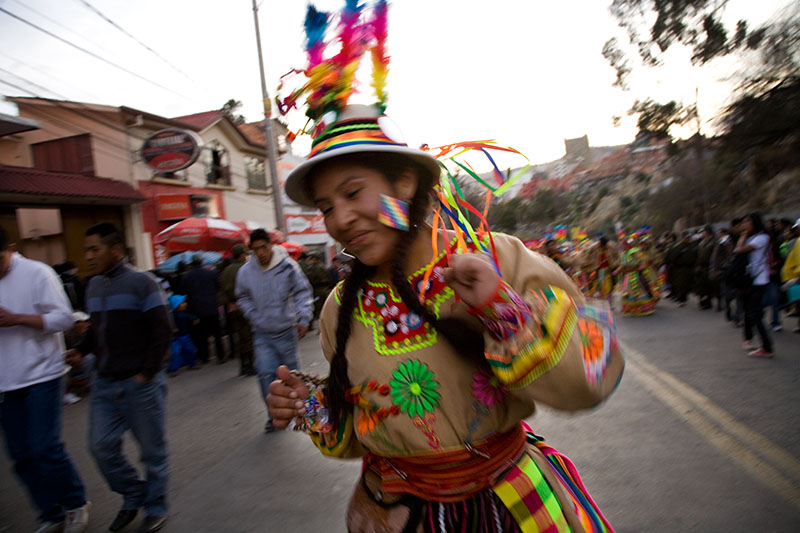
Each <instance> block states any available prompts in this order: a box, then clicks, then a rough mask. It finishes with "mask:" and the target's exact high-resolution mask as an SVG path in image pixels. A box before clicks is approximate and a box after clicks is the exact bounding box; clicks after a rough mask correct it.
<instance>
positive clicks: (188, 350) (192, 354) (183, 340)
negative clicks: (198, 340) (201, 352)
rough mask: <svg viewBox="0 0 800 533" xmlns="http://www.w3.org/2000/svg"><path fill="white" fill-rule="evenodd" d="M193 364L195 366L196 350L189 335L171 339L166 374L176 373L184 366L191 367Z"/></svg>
mask: <svg viewBox="0 0 800 533" xmlns="http://www.w3.org/2000/svg"><path fill="white" fill-rule="evenodd" d="M195 364H197V349H196V348H195V347H194V343H193V342H192V338H191V337H190V336H189V335H180V336H177V337H173V338H172V344H171V352H170V357H169V366H168V367H167V372H176V371H178V370H180V369H181V368H182V367H184V366H188V367H193V366H194V365H195Z"/></svg>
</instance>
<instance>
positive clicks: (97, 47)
mask: <svg viewBox="0 0 800 533" xmlns="http://www.w3.org/2000/svg"><path fill="white" fill-rule="evenodd" d="M12 1H13V2H15V3H16V4H17V5H19V6H22V7H24V8H25V9H27V10H28V11H32V12H33V13H35V14H36V15H37V16H39V17H41V18H43V19H45V20H47V21H48V22H50V23H51V24H54V25H56V26H58V27H59V28H61V29H62V30H66V31H67V32H69V33H71V34H72V35H76V36H78V37H79V38H81V39H83V40H84V41H86V42H87V43H91V44H92V45H93V46H94V47H95V48H96V49H98V50H103V49H104V48H105V47H104V46H102V45H100V44H98V43H96V42H94V41H92V40H91V39H89V38H87V37H86V36H85V35H81V34H80V33H78V32H76V31H74V30H72V29H70V28H68V27H66V26H64V25H63V24H61V23H60V22H59V21H57V20H55V19H53V18H51V17H49V16H48V15H46V14H44V13H42V12H41V11H39V10H38V9H36V8H33V7H31V6H29V5H27V4H25V3H23V2H22V1H21V0H12Z"/></svg>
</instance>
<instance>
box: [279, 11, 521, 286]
mask: <svg viewBox="0 0 800 533" xmlns="http://www.w3.org/2000/svg"><path fill="white" fill-rule="evenodd" d="M387 15H388V3H387V1H386V0H377V1H376V2H375V3H374V4H373V6H372V8H371V9H366V8H365V5H364V4H362V3H360V2H359V1H358V0H346V1H345V6H344V8H343V9H342V11H341V13H339V14H338V16H334V15H332V14H330V13H325V12H322V11H319V10H317V9H316V8H315V7H314V6H312V5H309V7H308V11H307V14H306V19H305V24H304V26H305V32H306V53H307V56H308V64H307V66H306V68H305V69H302V70H298V69H293V70H291V71H290V72H289V73H287V74H286V75H284V76H283V77H282V78H281V83H280V86H279V87H278V96H277V97H276V101H277V106H278V110H279V111H280V112H281V114H284V115H285V114H287V113H289V112H290V111H291V110H293V109H297V108H298V104H299V103H301V104H304V107H305V109H306V111H305V114H306V116H307V117H308V122H307V123H306V126H305V127H304V128H303V129H302V130H301V131H300V132H298V133H297V134H300V133H309V134H311V138H312V145H311V152H310V153H309V156H308V158H307V160H306V161H305V162H303V163H302V164H301V165H299V166H298V167H297V168H296V169H295V170H293V171H292V173H291V174H290V175H289V177H288V178H287V182H286V192H287V194H289V196H290V197H292V198H293V199H295V201H298V202H299V203H303V204H306V205H309V204H308V198H307V197H306V196H305V195H304V193H303V184H302V179H303V178H304V176H305V175H306V174H307V173H308V171H309V169H310V165H311V163H312V161H313V162H316V161H321V160H323V159H324V158H326V157H330V156H332V155H334V154H339V153H346V152H352V151H356V150H359V149H360V150H361V151H393V152H401V153H404V154H406V155H408V156H410V157H412V158H414V159H416V160H417V161H419V162H422V163H423V165H424V166H425V165H427V166H428V168H431V166H430V165H429V163H430V162H434V163H433V166H432V168H431V172H432V173H433V174H434V177H435V179H436V181H437V182H438V184H437V185H436V187H435V189H434V192H435V194H436V195H437V197H438V200H439V203H440V206H439V209H438V210H437V211H436V215H435V219H434V232H435V231H437V230H438V226H439V224H440V223H441V226H442V227H443V228H445V229H446V227H447V226H446V221H448V222H449V223H450V227H451V228H452V229H453V230H454V231H455V233H456V237H457V246H458V251H462V252H465V251H467V249H468V248H467V242H472V243H473V244H474V246H475V247H477V248H478V249H479V250H481V251H483V252H485V253H487V254H489V255H490V256H491V257H492V258H493V260H494V263H495V267H496V268H497V270H498V272H499V265H498V263H497V255H496V252H495V250H494V243H493V242H492V237H491V232H490V231H489V226H488V223H487V222H486V216H487V214H488V209H489V206H490V205H491V203H492V201H493V199H494V198H497V197H499V196H500V195H502V194H503V193H504V192H506V191H507V190H508V189H509V188H510V187H511V186H512V185H513V184H514V183H515V182H516V181H517V180H518V179H519V178H521V177H522V176H523V175H525V173H526V172H527V171H528V170H529V168H530V165H527V166H525V167H523V168H522V169H520V170H518V171H517V172H516V173H515V174H514V175H513V176H511V175H509V176H507V175H505V174H504V173H503V172H501V171H500V169H499V167H498V166H497V164H496V162H495V160H494V158H493V157H492V156H491V154H490V152H491V151H495V152H505V153H513V154H518V155H520V156H522V154H521V153H520V152H518V151H517V150H515V149H513V148H506V147H503V146H499V145H498V144H497V143H495V142H494V141H492V140H487V141H471V142H462V143H455V144H449V145H444V146H438V147H435V148H431V147H428V146H427V145H423V146H422V147H421V149H420V150H415V149H412V148H409V147H408V146H407V145H406V144H405V143H404V142H402V141H401V140H399V137H398V136H397V135H395V134H394V128H392V127H391V126H390V124H389V121H388V118H387V117H385V116H384V115H383V113H384V112H385V110H386V105H387V93H386V81H387V75H388V72H389V55H388V53H387V49H386V39H387V35H388V31H387V28H388V23H387ZM331 31H336V35H335V36H334V37H332V38H330V37H329V36H328V34H329V33H331ZM336 44H338V48H337V47H336ZM367 52H369V54H370V55H371V58H372V81H371V83H370V85H371V86H372V88H373V89H374V95H375V104H374V106H372V107H373V108H374V109H376V110H377V112H376V113H374V115H379V116H372V115H370V116H367V114H365V113H361V114H360V115H358V116H355V117H354V116H353V115H354V114H353V112H352V111H353V109H354V108H358V107H362V106H353V105H350V104H349V100H350V97H351V96H352V95H353V94H354V93H355V92H356V90H357V86H358V82H357V80H356V72H357V71H358V69H359V66H360V65H361V61H362V59H363V56H364V54H366V53H367ZM297 74H303V75H304V76H305V77H306V81H305V83H304V84H303V85H301V86H300V87H299V88H297V89H296V90H294V91H292V92H290V93H289V95H288V96H285V97H281V92H282V91H283V90H284V85H285V82H287V81H288V80H289V79H290V78H291V77H293V76H294V75H297ZM303 99H304V101H302V102H301V100H303ZM312 122H313V125H312V126H311V127H309V126H310V125H311V124H312ZM297 134H293V135H290V136H291V137H292V138H294V137H295V136H296V135H297ZM471 151H475V152H479V153H481V154H482V155H483V156H485V157H486V158H487V159H488V161H489V162H490V164H491V167H492V173H491V177H482V176H481V175H479V174H478V173H477V172H476V171H475V170H474V168H473V167H472V166H470V165H469V163H467V162H465V161H464V160H463V158H462V156H463V155H464V154H466V153H467V152H471ZM522 157H524V156H522ZM525 159H526V160H527V158H525ZM462 173H464V174H466V175H467V176H469V177H470V178H472V179H473V180H475V181H476V182H478V183H479V184H480V185H481V186H482V187H483V188H485V190H486V198H485V204H484V206H483V210H482V211H479V210H478V209H476V208H475V207H474V206H472V205H470V204H469V203H468V202H467V200H466V197H465V195H464V192H463V190H462V186H461V185H460V184H459V181H458V180H457V179H456V178H457V176H459V175H460V174H462ZM470 215H472V216H474V217H475V219H477V220H479V221H480V223H479V225H478V227H477V228H476V227H473V226H472V224H471V223H470ZM487 237H488V238H487ZM436 242H437V239H436V238H434V239H433V248H434V256H436V255H438V250H436ZM448 253H449V251H448ZM424 285H425V284H423V286H424Z"/></svg>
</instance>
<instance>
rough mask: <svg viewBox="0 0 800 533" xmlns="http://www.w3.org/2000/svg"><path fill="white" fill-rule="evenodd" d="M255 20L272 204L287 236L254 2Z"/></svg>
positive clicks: (280, 227)
mask: <svg viewBox="0 0 800 533" xmlns="http://www.w3.org/2000/svg"><path fill="white" fill-rule="evenodd" d="M253 20H254V21H255V23H256V46H257V47H258V72H259V74H261V98H262V100H263V103H264V140H265V144H266V145H267V153H266V156H267V161H268V162H269V175H270V182H271V184H272V202H273V204H274V206H275V222H276V223H277V226H278V229H279V230H280V231H281V232H282V233H283V234H284V235H286V220H285V219H284V217H283V203H282V200H283V194H282V192H281V184H280V182H279V180H278V164H277V157H278V151H277V150H276V149H275V137H274V136H273V135H272V104H271V102H270V100H269V93H267V79H266V77H265V74H264V56H263V55H262V53H261V32H260V31H259V28H258V6H257V5H256V0H253Z"/></svg>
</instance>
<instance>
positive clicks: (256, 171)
mask: <svg viewBox="0 0 800 533" xmlns="http://www.w3.org/2000/svg"><path fill="white" fill-rule="evenodd" d="M244 168H245V173H246V175H247V187H248V188H249V189H253V190H257V191H266V190H267V172H266V170H265V168H264V160H263V159H260V158H258V157H245V158H244Z"/></svg>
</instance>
